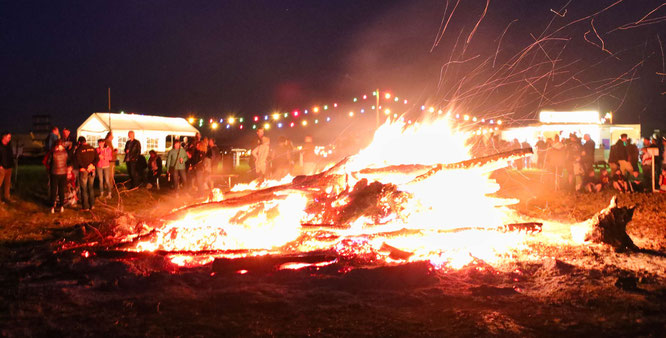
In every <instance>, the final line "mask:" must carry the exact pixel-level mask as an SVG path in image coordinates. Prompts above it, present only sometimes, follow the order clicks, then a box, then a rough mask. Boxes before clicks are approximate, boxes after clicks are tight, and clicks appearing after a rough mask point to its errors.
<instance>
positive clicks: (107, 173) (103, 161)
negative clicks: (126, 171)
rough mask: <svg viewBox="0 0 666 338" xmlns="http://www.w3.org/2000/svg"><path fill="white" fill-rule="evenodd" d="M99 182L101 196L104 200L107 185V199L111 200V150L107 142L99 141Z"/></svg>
mask: <svg viewBox="0 0 666 338" xmlns="http://www.w3.org/2000/svg"><path fill="white" fill-rule="evenodd" d="M97 156H98V157H99V161H97V180H98V181H99V195H100V196H101V197H102V198H104V197H105V196H104V186H105V185H106V191H107V194H106V197H108V198H111V189H112V187H113V185H112V184H111V164H110V163H111V157H112V155H111V149H109V148H108V147H107V146H106V140H104V139H99V140H98V141H97Z"/></svg>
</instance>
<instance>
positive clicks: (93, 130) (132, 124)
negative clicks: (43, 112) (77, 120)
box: [76, 113, 198, 154]
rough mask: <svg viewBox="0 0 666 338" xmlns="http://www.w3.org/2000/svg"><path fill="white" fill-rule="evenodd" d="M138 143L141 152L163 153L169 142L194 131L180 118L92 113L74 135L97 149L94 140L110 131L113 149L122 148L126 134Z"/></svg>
mask: <svg viewBox="0 0 666 338" xmlns="http://www.w3.org/2000/svg"><path fill="white" fill-rule="evenodd" d="M130 130H131V131H134V137H135V138H136V139H137V140H139V142H141V152H142V153H144V154H147V153H148V151H150V150H155V151H156V152H158V153H164V152H166V151H168V150H169V149H171V144H172V140H174V139H179V138H181V137H193V136H194V135H196V133H198V130H197V129H196V128H194V127H193V126H192V125H190V124H189V123H188V122H187V120H185V119H184V118H181V117H164V116H150V115H138V114H115V113H93V114H92V115H90V117H88V119H86V120H85V121H84V122H83V123H82V124H81V126H79V128H78V129H77V130H76V132H77V135H78V136H83V137H85V138H86V141H87V142H88V144H90V145H92V146H95V147H96V146H97V141H98V140H99V139H101V138H104V137H105V136H106V134H107V133H108V132H109V131H113V146H114V147H115V148H116V149H120V151H119V153H120V154H122V149H124V148H125V143H126V142H127V140H128V137H127V133H128V132H129V131H130Z"/></svg>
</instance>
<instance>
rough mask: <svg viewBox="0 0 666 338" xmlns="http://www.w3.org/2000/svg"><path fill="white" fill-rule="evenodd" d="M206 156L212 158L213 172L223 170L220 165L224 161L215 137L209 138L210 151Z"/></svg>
mask: <svg viewBox="0 0 666 338" xmlns="http://www.w3.org/2000/svg"><path fill="white" fill-rule="evenodd" d="M206 157H208V158H210V162H211V172H212V173H213V174H217V173H219V172H220V171H221V170H220V169H219V167H220V164H221V163H222V161H220V148H218V147H217V145H216V144H215V139H214V138H212V137H211V138H209V139H208V151H207V152H206Z"/></svg>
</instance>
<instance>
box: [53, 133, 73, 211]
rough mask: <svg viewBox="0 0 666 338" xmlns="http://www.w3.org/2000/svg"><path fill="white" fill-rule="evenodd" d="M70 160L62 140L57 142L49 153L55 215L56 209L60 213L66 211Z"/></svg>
mask: <svg viewBox="0 0 666 338" xmlns="http://www.w3.org/2000/svg"><path fill="white" fill-rule="evenodd" d="M69 158H70V157H69V155H68V154H67V150H66V149H65V145H64V142H62V140H58V141H56V145H55V146H54V147H53V150H52V151H51V152H50V153H49V160H48V168H49V174H50V175H51V185H50V187H49V197H50V198H49V202H50V205H51V213H52V214H53V213H55V211H56V209H58V210H60V212H63V211H64V210H65V208H64V206H65V190H66V186H67V168H68V165H69V163H68V162H69ZM56 195H57V196H56ZM56 197H57V198H56Z"/></svg>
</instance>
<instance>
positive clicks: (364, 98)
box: [187, 91, 502, 134]
mask: <svg viewBox="0 0 666 338" xmlns="http://www.w3.org/2000/svg"><path fill="white" fill-rule="evenodd" d="M380 93H381V96H380V99H377V98H375V99H374V100H373V101H374V102H372V103H369V105H368V106H366V107H363V108H359V107H355V108H357V109H343V107H342V105H340V104H338V103H332V104H323V105H317V106H313V107H310V108H307V109H294V110H293V111H291V112H271V113H263V114H256V115H253V117H251V118H246V117H240V116H234V115H232V116H228V117H226V118H219V119H217V118H209V119H208V126H209V127H210V129H212V130H218V129H222V130H225V129H227V130H230V129H235V128H237V129H239V130H243V129H244V128H245V126H246V125H247V126H248V127H249V128H252V129H257V128H263V129H271V128H273V127H276V128H294V127H296V126H301V127H308V126H310V125H322V124H325V123H329V122H331V121H332V120H333V117H335V118H338V117H340V116H339V115H340V114H344V115H346V116H347V117H348V118H354V117H356V116H359V115H363V114H365V113H366V112H368V113H375V112H377V111H379V112H381V113H382V114H383V115H384V116H385V117H392V118H395V119H398V118H400V119H401V120H402V121H403V122H405V121H404V117H402V115H403V114H404V113H405V112H406V109H403V110H401V109H400V107H399V106H398V107H396V105H400V104H401V105H403V107H404V106H405V105H407V104H408V103H409V102H410V101H409V100H407V99H404V98H403V99H400V97H398V96H394V95H392V94H391V93H390V92H388V91H385V92H379V91H373V92H372V95H371V96H377V95H378V94H380ZM371 96H369V95H367V94H364V95H360V96H357V97H354V98H352V99H351V104H352V105H354V104H358V103H364V102H368V98H370V97H371ZM381 99H383V100H381ZM377 102H379V106H377ZM426 110H427V112H429V113H432V114H434V113H437V114H438V115H443V114H445V113H444V111H443V110H442V109H438V108H435V107H433V106H431V107H426V106H425V105H422V106H421V111H426ZM446 114H447V115H449V117H450V118H453V117H455V119H456V120H460V121H461V122H467V123H481V124H485V125H491V126H490V127H486V128H483V127H481V128H478V129H477V130H476V131H474V133H477V132H478V134H486V133H489V132H492V131H493V130H497V129H498V126H501V125H502V121H501V120H494V119H488V120H487V119H485V118H477V117H476V116H472V115H469V114H455V116H451V113H446ZM187 120H188V122H189V123H190V124H192V125H195V124H196V125H198V126H199V127H200V128H203V127H204V124H205V122H206V120H205V119H203V118H197V117H195V116H189V117H188V119H187ZM406 122H407V123H408V124H412V123H413V121H412V120H407V121H406Z"/></svg>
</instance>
